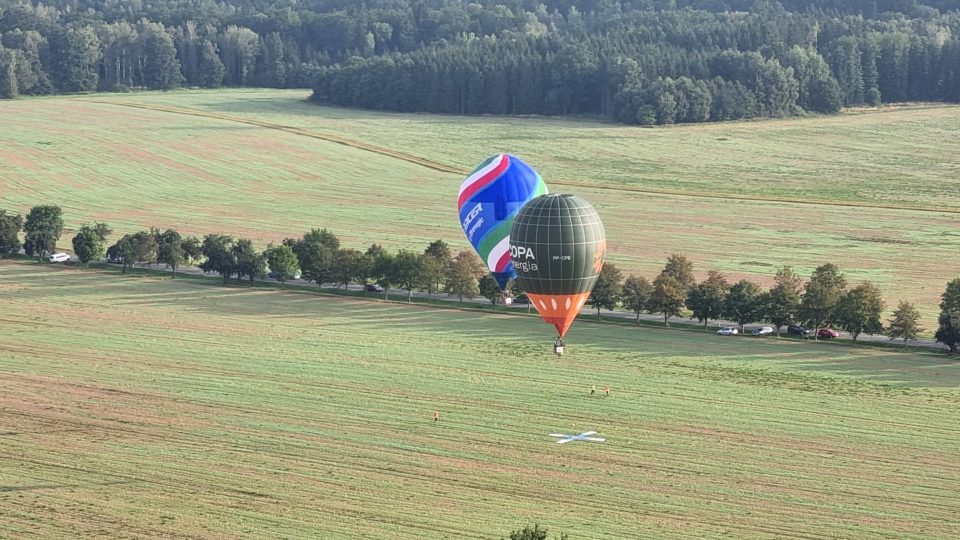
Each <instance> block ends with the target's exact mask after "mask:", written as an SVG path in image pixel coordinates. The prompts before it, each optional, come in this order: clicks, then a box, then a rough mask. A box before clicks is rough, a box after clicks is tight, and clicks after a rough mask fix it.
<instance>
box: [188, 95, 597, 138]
mask: <svg viewBox="0 0 960 540" xmlns="http://www.w3.org/2000/svg"><path fill="white" fill-rule="evenodd" d="M310 95H311V92H310V91H305V92H304V94H303V97H302V98H300V97H297V96H289V97H262V98H254V97H251V98H250V99H237V100H230V101H213V102H209V103H205V104H204V105H203V110H207V111H212V112H221V113H227V114H236V115H239V114H249V113H263V114H270V113H278V114H283V115H290V116H302V117H312V118H316V119H317V120H325V119H330V120H345V119H350V120H370V121H374V120H377V119H383V118H389V117H394V118H398V119H409V120H414V121H416V122H417V123H421V124H425V125H426V124H432V123H436V124H443V125H447V126H449V125H450V124H451V122H455V123H456V125H457V126H458V127H470V126H473V125H480V126H482V127H484V128H490V127H491V125H495V124H497V123H500V124H504V125H529V123H530V120H531V119H535V120H538V121H543V122H555V123H556V124H557V125H558V126H559V125H562V124H570V125H575V126H576V127H577V128H582V129H584V130H589V129H597V130H604V131H608V130H610V129H611V128H615V127H616V126H615V125H611V124H608V123H604V122H601V121H599V120H594V119H590V118H583V119H571V118H561V117H552V116H538V115H531V116H519V117H518V116H505V115H504V116H497V115H485V116H467V115H455V114H450V113H428V112H416V113H408V112H396V111H375V110H367V109H352V108H348V107H339V106H336V105H328V104H324V103H314V102H311V101H310V100H309V98H310ZM257 119H258V120H264V121H270V120H269V117H268V116H267V117H259V118H257ZM315 127H317V128H323V127H325V126H320V125H318V126H315ZM326 127H330V126H326ZM309 128H310V126H305V129H309ZM612 137H613V135H611V138H612ZM576 138H579V136H578V137H576Z"/></svg>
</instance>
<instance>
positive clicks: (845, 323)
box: [836, 281, 885, 343]
mask: <svg viewBox="0 0 960 540" xmlns="http://www.w3.org/2000/svg"><path fill="white" fill-rule="evenodd" d="M884 307H885V306H884V303H883V298H881V296H880V289H878V288H877V286H876V285H874V284H873V283H871V282H869V281H865V282H863V283H861V284H860V285H857V286H856V287H854V288H852V289H850V290H849V291H847V292H845V293H844V294H843V296H841V297H840V300H839V302H838V303H837V315H836V321H837V324H839V325H840V328H843V329H844V330H846V331H847V332H850V335H851V336H853V342H854V343H856V342H857V338H858V337H859V336H860V334H863V333H865V334H879V333H880V332H882V331H883V321H881V320H880V316H881V314H882V313H883V309H884Z"/></svg>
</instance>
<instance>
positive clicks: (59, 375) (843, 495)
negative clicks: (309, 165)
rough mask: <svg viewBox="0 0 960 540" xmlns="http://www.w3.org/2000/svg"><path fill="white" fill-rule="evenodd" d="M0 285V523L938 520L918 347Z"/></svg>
mask: <svg viewBox="0 0 960 540" xmlns="http://www.w3.org/2000/svg"><path fill="white" fill-rule="evenodd" d="M0 305H2V306H3V310H2V312H0V328H2V339H0V359H2V360H0V426H2V428H0V515H2V516H3V519H2V520H0V537H3V538H6V537H9V538H24V537H38V538H76V537H95V536H114V537H117V536H136V537H148V536H153V537H166V538H199V537H204V538H211V537H221V538H223V537H227V538H236V537H251V538H276V537H311V538H325V539H340V538H342V539H353V538H360V537H372V538H398V539H399V538H410V539H419V538H449V537H457V538H500V537H502V536H504V535H506V534H507V533H508V532H509V531H510V530H511V529H516V528H519V527H521V526H522V525H523V524H526V523H532V522H534V521H537V522H539V523H540V524H542V525H544V526H547V527H548V528H549V529H551V531H554V532H560V531H566V532H568V533H570V534H571V538H572V539H581V538H690V537H719V536H730V537H737V538H744V537H750V538H803V539H812V538H823V537H847V538H879V537H897V538H933V537H940V538H949V537H956V536H957V535H960V522H958V518H957V513H956V508H957V507H958V506H960V492H958V490H957V489H956V486H957V485H960V471H958V469H957V467H956V464H957V463H958V462H960V449H958V447H957V445H956V441H957V440H958V439H960V414H958V413H957V411H958V410H960V409H958V404H960V391H958V388H957V386H958V382H960V364H958V363H957V362H955V361H953V360H951V359H949V358H947V357H945V356H943V355H941V354H930V353H919V352H909V351H901V350H884V349H872V348H852V347H847V346H838V345H833V344H826V343H819V344H817V343H804V342H798V341H793V340H776V339H762V338H760V339H750V338H719V337H716V336H711V335H705V334H702V333H699V332H689V331H679V330H673V331H671V330H662V329H649V328H642V329H633V328H629V327H624V326H621V325H607V324H597V323H592V322H590V321H587V320H584V321H579V322H577V324H575V325H574V327H573V330H572V331H571V333H570V336H569V340H568V341H569V345H570V347H569V349H570V350H569V351H568V352H569V354H568V355H566V356H564V357H563V358H562V359H559V360H558V359H556V358H555V357H553V356H552V355H551V354H550V348H549V344H550V338H549V336H550V333H551V332H550V329H549V328H548V327H547V326H546V325H544V324H543V323H542V322H540V321H539V320H538V319H536V318H535V317H527V316H523V315H506V314H492V313H489V312H486V313H484V312H480V311H460V310H453V309H437V308H428V307H418V306H407V305H405V304H402V303H382V302H379V301H373V300H368V301H363V300H358V299H345V298H341V297H331V296H318V295H315V294H307V293H300V292H286V293H284V292H280V291H277V290H271V289H262V288H254V289H251V288H246V287H240V288H237V287H227V288H223V287H219V286H212V285H204V284H201V283H198V282H196V281H193V280H169V279H160V278H156V277H147V276H121V275H119V274H118V273H116V272H115V271H109V272H107V271H82V270H77V269H69V268H64V267H51V266H39V265H36V264H34V263H31V262H28V261H9V260H8V261H0ZM591 385H597V386H598V387H599V388H602V387H603V386H605V385H609V386H610V387H611V388H612V395H611V396H610V397H606V396H602V395H601V396H591V395H590V394H589V388H590V386H591ZM434 411H439V412H440V414H441V421H439V422H434V420H433V413H434ZM584 430H596V431H599V432H601V434H602V435H604V436H605V437H607V439H608V441H607V442H606V443H602V444H587V443H570V444H566V445H557V444H556V443H555V442H554V440H553V439H551V438H550V437H548V436H547V434H548V433H551V432H562V433H579V432H580V431H584Z"/></svg>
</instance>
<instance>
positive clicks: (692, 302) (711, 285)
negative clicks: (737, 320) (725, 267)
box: [687, 270, 730, 328]
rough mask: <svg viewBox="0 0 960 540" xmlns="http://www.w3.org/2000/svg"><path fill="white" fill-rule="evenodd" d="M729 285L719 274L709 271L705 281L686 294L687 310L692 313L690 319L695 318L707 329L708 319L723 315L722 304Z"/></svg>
mask: <svg viewBox="0 0 960 540" xmlns="http://www.w3.org/2000/svg"><path fill="white" fill-rule="evenodd" d="M729 290H730V284H729V283H727V278H726V276H724V275H723V274H721V273H720V272H717V271H714V270H711V271H710V272H709V273H707V279H705V280H703V281H701V282H700V283H699V284H697V285H696V286H695V287H692V288H691V289H690V292H689V293H687V308H688V309H690V311H692V312H693V314H692V315H691V318H696V319H697V320H698V321H700V322H702V323H703V327H704V328H706V327H707V322H708V321H709V320H710V319H719V318H720V317H721V315H722V314H723V302H724V300H725V299H726V298H727V291H729Z"/></svg>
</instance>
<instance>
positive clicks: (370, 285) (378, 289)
mask: <svg viewBox="0 0 960 540" xmlns="http://www.w3.org/2000/svg"><path fill="white" fill-rule="evenodd" d="M363 290H365V291H367V292H383V287H381V286H379V285H377V284H376V283H367V284H366V285H364V286H363Z"/></svg>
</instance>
